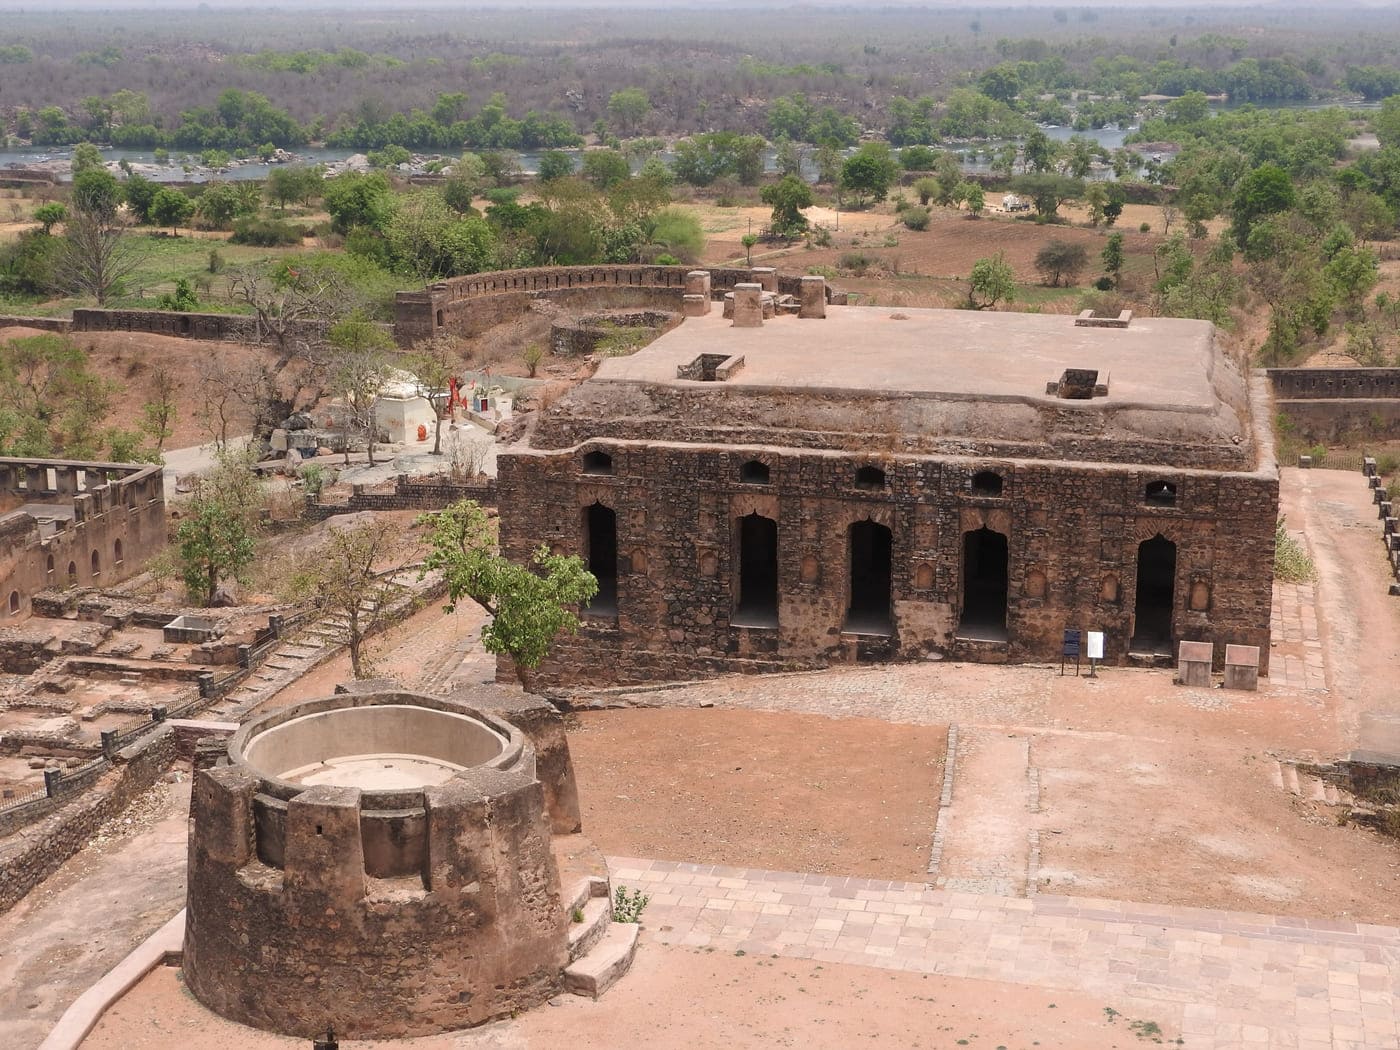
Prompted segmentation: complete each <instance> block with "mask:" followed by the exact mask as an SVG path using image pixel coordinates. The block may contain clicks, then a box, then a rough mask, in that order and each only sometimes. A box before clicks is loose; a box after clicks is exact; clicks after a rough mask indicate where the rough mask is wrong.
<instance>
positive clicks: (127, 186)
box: [122, 175, 161, 226]
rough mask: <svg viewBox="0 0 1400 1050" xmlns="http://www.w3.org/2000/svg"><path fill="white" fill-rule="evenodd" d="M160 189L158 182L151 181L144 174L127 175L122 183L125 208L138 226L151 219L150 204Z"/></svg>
mask: <svg viewBox="0 0 1400 1050" xmlns="http://www.w3.org/2000/svg"><path fill="white" fill-rule="evenodd" d="M160 189H161V186H160V183H158V182H152V181H151V180H150V179H148V178H146V177H145V176H144V175H128V176H127V179H126V181H125V182H124V183H122V197H123V198H124V199H125V200H126V210H127V211H128V212H129V213H130V214H131V217H132V219H134V220H135V221H136V224H137V225H138V226H143V225H145V224H146V223H148V222H150V221H151V204H152V203H153V202H154V201H155V199H156V194H157V193H159V192H160Z"/></svg>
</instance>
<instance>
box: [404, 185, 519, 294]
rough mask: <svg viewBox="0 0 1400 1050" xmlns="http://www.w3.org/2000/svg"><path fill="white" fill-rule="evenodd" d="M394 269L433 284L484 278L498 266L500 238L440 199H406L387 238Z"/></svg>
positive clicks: (437, 196) (484, 224) (433, 194)
mask: <svg viewBox="0 0 1400 1050" xmlns="http://www.w3.org/2000/svg"><path fill="white" fill-rule="evenodd" d="M384 240H385V242H386V243H387V245H388V247H389V250H390V257H391V259H392V262H393V265H394V267H395V268H396V269H398V270H400V271H401V272H405V273H409V274H412V275H413V276H414V277H416V278H418V280H420V281H422V282H424V283H427V282H428V281H432V280H437V279H440V278H443V277H456V276H459V275H461V274H468V273H479V272H481V271H482V270H487V269H490V268H491V267H492V266H493V265H494V263H495V261H496V236H495V233H494V232H493V231H492V229H491V226H490V224H489V223H487V222H486V221H485V220H483V219H481V218H477V217H474V216H464V215H458V214H457V213H456V212H454V211H453V210H452V209H450V208H449V207H448V206H447V202H446V201H444V200H443V198H442V195H441V194H440V193H437V192H434V191H431V190H430V191H427V192H424V193H417V194H414V195H412V196H409V197H404V198H401V199H400V200H399V201H398V205H397V207H396V208H395V210H394V216H393V218H392V219H390V220H389V222H388V225H387V227H386V229H385V232H384Z"/></svg>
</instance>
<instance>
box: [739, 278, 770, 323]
mask: <svg viewBox="0 0 1400 1050" xmlns="http://www.w3.org/2000/svg"><path fill="white" fill-rule="evenodd" d="M734 327H735V328H761V327H763V288H762V286H761V285H757V284H736V285H735V286H734Z"/></svg>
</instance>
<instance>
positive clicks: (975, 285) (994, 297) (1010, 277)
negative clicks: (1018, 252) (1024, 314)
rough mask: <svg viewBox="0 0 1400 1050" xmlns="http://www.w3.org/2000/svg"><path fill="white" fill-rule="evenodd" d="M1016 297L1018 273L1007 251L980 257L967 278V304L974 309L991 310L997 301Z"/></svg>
mask: <svg viewBox="0 0 1400 1050" xmlns="http://www.w3.org/2000/svg"><path fill="white" fill-rule="evenodd" d="M1015 299H1016V275H1015V274H1014V273H1013V272H1012V271H1011V264H1010V263H1008V262H1007V261H1006V253H1005V252H997V253H996V255H992V256H987V257H985V258H981V259H978V260H977V261H976V262H975V263H973V264H972V273H971V275H969V277H968V279H967V305H968V307H969V308H970V309H973V310H989V309H992V308H994V307H995V306H996V305H997V303H1010V302H1014V301H1015Z"/></svg>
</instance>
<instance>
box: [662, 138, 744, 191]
mask: <svg viewBox="0 0 1400 1050" xmlns="http://www.w3.org/2000/svg"><path fill="white" fill-rule="evenodd" d="M765 145H766V143H765V142H764V140H763V136H762V135H739V134H737V133H735V132H733V131H709V132H704V133H701V134H698V135H692V136H690V137H689V138H687V139H682V140H681V141H679V142H677V143H676V144H675V147H674V151H675V157H676V159H675V164H674V168H675V173H676V178H678V179H680V180H681V181H682V182H688V183H690V184H691V185H692V186H708V185H710V184H711V183H713V182H714V181H715V180H716V179H720V178H723V177H724V176H726V175H733V176H735V177H736V178H738V179H739V181H740V182H742V183H744V185H746V186H752V185H755V184H756V183H757V182H758V180H759V178H760V177H761V176H762V174H763V148H764V146H765Z"/></svg>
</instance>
